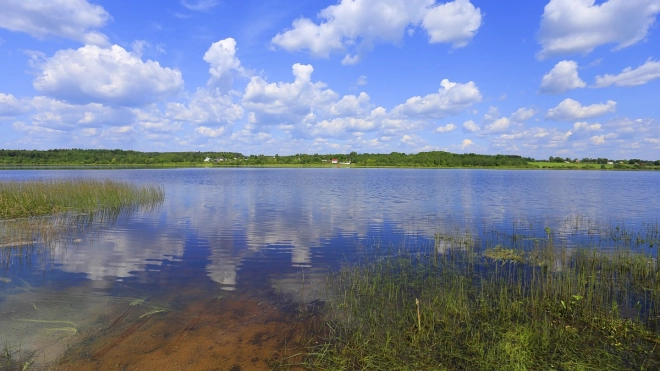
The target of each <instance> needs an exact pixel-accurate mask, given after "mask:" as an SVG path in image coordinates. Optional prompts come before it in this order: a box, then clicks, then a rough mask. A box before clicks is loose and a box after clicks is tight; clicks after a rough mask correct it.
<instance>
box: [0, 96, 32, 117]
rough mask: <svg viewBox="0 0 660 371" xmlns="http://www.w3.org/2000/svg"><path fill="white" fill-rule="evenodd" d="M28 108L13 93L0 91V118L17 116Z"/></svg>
mask: <svg viewBox="0 0 660 371" xmlns="http://www.w3.org/2000/svg"><path fill="white" fill-rule="evenodd" d="M28 109H29V107H28V106H27V105H26V104H25V103H24V102H23V101H21V100H20V99H18V98H16V97H15V96H14V95H13V94H5V93H0V119H2V118H10V117H14V116H18V115H20V114H22V113H25V112H26V111H28Z"/></svg>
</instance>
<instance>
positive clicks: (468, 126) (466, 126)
mask: <svg viewBox="0 0 660 371" xmlns="http://www.w3.org/2000/svg"><path fill="white" fill-rule="evenodd" d="M479 130H481V128H480V127H479V125H477V124H476V123H475V122H474V121H472V120H468V121H465V122H464V123H463V131H465V132H468V133H476V132H478V131H479Z"/></svg>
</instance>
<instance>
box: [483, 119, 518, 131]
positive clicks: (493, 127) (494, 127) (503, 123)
mask: <svg viewBox="0 0 660 371" xmlns="http://www.w3.org/2000/svg"><path fill="white" fill-rule="evenodd" d="M509 126H511V120H510V119H509V118H507V117H500V118H499V119H497V120H495V121H493V122H492V123H490V124H488V125H486V126H484V130H485V131H486V133H489V134H490V133H501V132H504V131H506V130H508V129H509Z"/></svg>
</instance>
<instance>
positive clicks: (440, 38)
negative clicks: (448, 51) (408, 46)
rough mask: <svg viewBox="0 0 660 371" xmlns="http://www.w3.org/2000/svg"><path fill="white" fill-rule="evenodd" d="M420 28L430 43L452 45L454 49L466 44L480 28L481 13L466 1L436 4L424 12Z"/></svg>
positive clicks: (458, 0)
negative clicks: (425, 32)
mask: <svg viewBox="0 0 660 371" xmlns="http://www.w3.org/2000/svg"><path fill="white" fill-rule="evenodd" d="M422 26H423V27H424V28H425V29H426V31H427V32H428V33H429V42H431V43H452V45H453V46H454V48H460V47H463V46H465V45H467V44H468V42H470V40H472V38H473V37H474V35H475V34H476V33H477V30H479V27H480V26H481V11H480V10H479V8H475V7H474V5H472V4H471V3H470V2H469V1H467V0H456V1H452V2H448V3H445V4H438V5H436V6H435V7H433V8H431V9H429V10H428V12H426V15H425V16H424V20H423V21H422Z"/></svg>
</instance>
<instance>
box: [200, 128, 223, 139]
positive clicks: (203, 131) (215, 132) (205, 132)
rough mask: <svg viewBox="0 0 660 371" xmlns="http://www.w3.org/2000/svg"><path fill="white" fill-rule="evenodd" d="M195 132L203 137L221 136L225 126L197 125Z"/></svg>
mask: <svg viewBox="0 0 660 371" xmlns="http://www.w3.org/2000/svg"><path fill="white" fill-rule="evenodd" d="M195 132H196V133H198V134H199V135H201V136H203V137H207V138H217V137H219V136H222V135H223V134H225V128H224V127H221V128H217V129H214V128H209V127H206V126H198V127H196V128H195Z"/></svg>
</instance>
